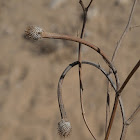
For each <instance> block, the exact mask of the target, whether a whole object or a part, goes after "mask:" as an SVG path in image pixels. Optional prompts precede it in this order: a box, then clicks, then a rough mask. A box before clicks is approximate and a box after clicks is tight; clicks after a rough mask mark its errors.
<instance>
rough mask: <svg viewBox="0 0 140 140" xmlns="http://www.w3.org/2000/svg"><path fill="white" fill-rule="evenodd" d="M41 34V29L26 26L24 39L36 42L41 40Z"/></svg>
mask: <svg viewBox="0 0 140 140" xmlns="http://www.w3.org/2000/svg"><path fill="white" fill-rule="evenodd" d="M42 32H43V29H42V28H40V27H37V26H28V27H27V29H26V30H25V37H26V38H30V39H33V40H38V39H40V38H42V36H41V34H42Z"/></svg>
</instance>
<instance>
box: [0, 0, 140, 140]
mask: <svg viewBox="0 0 140 140" xmlns="http://www.w3.org/2000/svg"><path fill="white" fill-rule="evenodd" d="M85 1H86V0H85ZM78 2H79V1H78V0H69V1H68V0H67V1H66V0H23V1H20V0H0V140H60V139H61V138H60V137H59V136H58V134H57V123H58V122H59V121H60V113H59V109H58V103H57V93H56V91H57V83H58V80H59V77H60V75H61V73H62V72H63V70H64V69H65V68H66V66H68V64H70V63H72V62H73V61H76V60H77V48H78V47H77V46H78V44H76V43H72V42H69V41H60V40H48V39H46V40H40V41H38V42H32V41H29V40H26V39H24V35H23V34H24V30H25V28H26V26H27V25H38V26H41V27H43V28H44V29H46V30H47V31H50V32H58V33H64V34H69V35H73V36H77V35H78V34H79V33H80V29H81V25H82V20H81V15H82V10H81V7H80V5H79V3H78ZM86 2H88V1H86ZM131 6H132V0H131V1H126V0H125V1H123V2H122V3H120V4H119V5H115V2H114V0H110V2H108V1H105V0H100V1H98V0H94V3H93V4H92V6H91V8H90V10H89V15H88V22H87V26H86V31H85V39H86V40H88V41H90V42H92V43H93V44H96V45H97V46H100V48H101V49H102V50H103V51H104V53H105V54H106V55H107V56H108V58H109V59H111V56H112V52H113V50H114V48H115V45H116V42H117V40H118V39H119V37H120V35H121V33H122V31H123V29H124V27H125V25H126V23H127V20H128V16H129V13H130V8H131ZM139 13H140V1H138V2H137V6H136V9H135V12H134V16H133V20H132V25H139V24H140V18H139V16H140V15H139ZM139 44H140V28H135V29H133V30H131V31H129V32H128V34H127V36H126V38H125V39H124V41H123V43H122V46H121V48H120V50H119V53H118V54H117V58H116V60H115V66H116V69H117V71H118V74H119V76H120V84H122V82H123V81H124V80H125V78H126V76H127V75H128V73H129V72H130V71H131V69H132V68H133V66H134V65H135V64H136V63H137V61H138V60H139V57H140V46H139ZM82 58H83V60H88V61H93V62H95V63H100V64H101V65H102V66H103V67H104V69H106V70H108V67H107V66H106V64H105V63H104V62H103V60H102V58H101V57H100V56H99V55H98V54H97V53H96V52H94V51H92V50H91V49H89V48H87V47H85V46H83V48H82ZM82 79H83V85H84V95H83V96H84V106H85V115H86V117H87V121H88V124H89V126H90V127H91V130H92V131H93V133H94V134H95V136H96V137H97V139H103V137H104V128H105V106H106V85H107V81H106V79H105V77H104V76H103V75H102V73H100V72H99V71H97V70H96V69H95V68H92V67H91V66H85V65H84V66H83V72H82ZM139 79H140V70H138V71H137V72H136V73H135V75H134V76H133V78H132V79H131V81H130V82H129V84H128V85H127V87H126V88H125V90H124V91H123V95H122V98H123V103H124V108H125V112H126V116H127V118H128V117H129V116H130V115H131V113H132V112H133V111H134V109H135V108H136V107H137V106H138V104H139V101H140V88H139V86H140V80H139ZM111 92H112V93H111V105H112V104H113V100H114V92H113V90H111ZM63 98H64V103H65V108H66V111H67V115H68V118H69V121H70V122H71V125H72V134H71V136H70V137H69V138H68V139H69V140H92V137H91V136H90V134H89V132H88V131H87V129H86V127H85V125H84V123H83V119H82V116H81V110H80V103H79V81H78V68H77V67H75V68H73V69H72V70H71V71H70V72H69V73H68V75H67V76H66V78H65V80H64V84H63ZM111 108H112V107H111ZM121 127H122V120H121V114H120V110H119V107H118V111H117V115H116V117H115V122H114V124H113V128H112V130H111V136H110V140H118V139H119V136H120V131H121ZM139 130H140V115H138V116H137V119H136V120H135V121H134V122H133V123H132V124H131V126H130V127H129V129H128V132H127V137H126V140H138V139H140V132H139Z"/></svg>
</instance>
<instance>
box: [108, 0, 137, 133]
mask: <svg viewBox="0 0 140 140" xmlns="http://www.w3.org/2000/svg"><path fill="white" fill-rule="evenodd" d="M136 2H137V0H134V2H133V5H132V9H131V12H130V15H129V19H128V22H127V25H126V27H125V29H124V31H123V33H122V35H121V37H120V39H119V41H118V42H117V45H116V47H115V50H114V53H113V56H112V59H111V62H112V63H113V62H114V60H115V56H116V54H117V51H118V49H119V48H120V46H121V43H122V41H123V39H124V37H125V35H126V33H127V32H128V30H129V27H130V24H131V20H132V16H133V13H134V9H135V5H136ZM109 74H111V70H110V69H109ZM118 81H119V80H118ZM118 85H119V82H118ZM109 88H110V86H109V82H108V83H107V102H106V125H105V133H106V135H107V133H108V132H107V126H108V123H109V122H108V118H109V114H110V94H109V92H110V91H109ZM119 100H121V97H119ZM119 104H120V108H121V113H122V118H123V123H124V120H125V113H124V109H123V104H122V100H121V101H119ZM122 131H123V129H122Z"/></svg>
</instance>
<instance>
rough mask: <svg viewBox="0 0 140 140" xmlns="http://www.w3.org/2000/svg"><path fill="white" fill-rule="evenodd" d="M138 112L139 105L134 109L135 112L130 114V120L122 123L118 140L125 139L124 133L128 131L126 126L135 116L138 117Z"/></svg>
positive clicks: (139, 109)
mask: <svg viewBox="0 0 140 140" xmlns="http://www.w3.org/2000/svg"><path fill="white" fill-rule="evenodd" d="M139 111H140V105H139V106H138V107H137V108H136V110H135V111H134V112H133V113H132V115H131V116H130V118H129V119H128V120H127V121H125V123H123V131H122V133H121V137H120V140H124V139H125V137H126V132H127V129H128V126H129V125H130V124H131V123H132V121H133V120H134V119H135V118H136V116H137V115H138V112H139Z"/></svg>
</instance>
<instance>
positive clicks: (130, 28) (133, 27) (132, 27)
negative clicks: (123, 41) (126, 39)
mask: <svg viewBox="0 0 140 140" xmlns="http://www.w3.org/2000/svg"><path fill="white" fill-rule="evenodd" d="M139 27H140V25H135V26H131V27H129V30H132V29H135V28H139Z"/></svg>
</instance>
